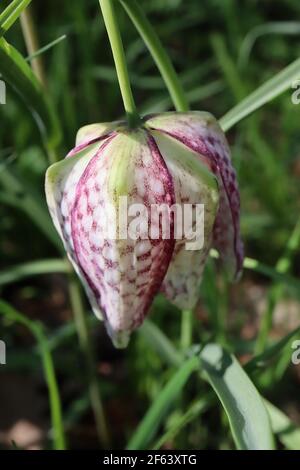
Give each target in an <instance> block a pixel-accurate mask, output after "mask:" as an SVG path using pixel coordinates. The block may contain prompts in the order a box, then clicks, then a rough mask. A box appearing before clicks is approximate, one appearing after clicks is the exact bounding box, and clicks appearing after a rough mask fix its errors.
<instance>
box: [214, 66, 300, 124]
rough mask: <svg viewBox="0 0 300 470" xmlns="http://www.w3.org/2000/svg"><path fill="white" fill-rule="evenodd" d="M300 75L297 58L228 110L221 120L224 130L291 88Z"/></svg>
mask: <svg viewBox="0 0 300 470" xmlns="http://www.w3.org/2000/svg"><path fill="white" fill-rule="evenodd" d="M299 75H300V59H297V60H295V61H294V62H292V63H291V64H290V65H288V66H287V67H285V68H284V69H283V70H281V71H280V72H279V73H277V74H276V75H275V76H274V77H272V78H270V80H268V81H267V82H265V83H264V84H263V85H261V86H259V87H258V88H257V89H256V90H254V91H253V92H252V93H250V95H248V96H247V97H246V98H244V99H243V100H242V101H240V102H239V103H238V104H237V105H236V106H234V107H233V108H232V109H231V110H230V111H228V112H227V113H226V114H225V115H224V116H223V117H222V118H221V119H220V120H219V122H220V125H221V127H222V129H223V130H224V132H226V131H228V130H229V129H231V128H232V127H233V126H234V125H235V124H237V123H238V122H240V121H241V120H242V119H244V118H245V117H246V116H248V115H249V114H251V113H253V112H254V111H256V110H257V109H259V108H261V107H262V106H264V105H265V104H266V103H268V102H270V101H272V100H273V99H275V98H277V96H279V95H280V94H281V93H284V92H285V91H286V90H288V89H289V88H291V86H292V83H293V81H294V80H296V79H298V78H299Z"/></svg>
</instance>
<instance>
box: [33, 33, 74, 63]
mask: <svg viewBox="0 0 300 470" xmlns="http://www.w3.org/2000/svg"><path fill="white" fill-rule="evenodd" d="M66 38H67V35H66V34H63V35H62V36H59V38H56V39H54V41H51V42H49V43H48V44H46V45H45V46H43V47H41V48H40V49H38V50H37V51H36V52H35V53H34V54H31V55H29V56H28V57H26V59H25V60H26V62H30V61H31V60H32V59H35V58H36V57H38V56H40V55H42V54H44V53H45V52H47V51H49V49H51V48H52V47H54V46H56V45H57V44H59V43H60V42H61V41H64V40H65V39H66Z"/></svg>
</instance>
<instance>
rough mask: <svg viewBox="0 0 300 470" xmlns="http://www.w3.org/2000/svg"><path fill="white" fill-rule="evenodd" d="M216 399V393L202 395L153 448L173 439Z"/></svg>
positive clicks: (157, 447) (155, 448) (158, 447)
mask: <svg viewBox="0 0 300 470" xmlns="http://www.w3.org/2000/svg"><path fill="white" fill-rule="evenodd" d="M214 401H215V395H213V394H207V395H206V396H205V397H201V398H200V399H199V400H197V401H195V402H194V403H192V404H191V405H190V406H189V408H188V410H187V411H186V412H185V413H184V414H183V415H181V416H179V417H178V418H177V419H176V421H175V423H173V424H172V426H171V427H170V429H168V431H167V432H166V433H165V434H163V436H161V437H160V438H159V439H158V440H157V441H156V442H155V444H154V445H153V446H151V449H152V450H157V449H160V448H161V447H162V446H163V445H164V444H165V443H166V442H168V441H170V440H171V439H173V438H174V437H175V436H176V435H177V434H178V433H179V432H180V431H181V430H182V429H184V428H185V426H187V425H188V424H189V423H190V422H192V421H193V420H194V419H196V418H198V417H199V415H200V414H202V413H204V412H205V411H206V410H207V408H209V406H210V405H211V404H212V403H213V402H214Z"/></svg>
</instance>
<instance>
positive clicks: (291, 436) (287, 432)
mask: <svg viewBox="0 0 300 470" xmlns="http://www.w3.org/2000/svg"><path fill="white" fill-rule="evenodd" d="M264 403H265V406H266V408H267V411H268V413H269V416H270V420H271V426H272V429H273V432H274V433H275V434H276V435H277V437H278V439H279V440H280V441H281V442H282V444H284V445H285V447H286V448H287V449H288V450H299V449H300V428H299V427H297V426H296V425H295V424H294V423H293V422H292V421H291V420H290V418H289V417H288V416H286V415H285V414H284V413H283V412H282V411H281V410H280V409H279V408H277V407H276V406H274V405H273V404H272V403H270V402H269V401H268V400H264Z"/></svg>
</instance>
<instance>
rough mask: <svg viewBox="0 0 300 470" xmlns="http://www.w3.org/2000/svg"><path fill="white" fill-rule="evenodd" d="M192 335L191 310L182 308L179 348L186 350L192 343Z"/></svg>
mask: <svg viewBox="0 0 300 470" xmlns="http://www.w3.org/2000/svg"><path fill="white" fill-rule="evenodd" d="M192 335H193V310H192V309H190V310H182V312H181V337H180V344H181V350H182V351H185V350H187V349H188V348H189V347H190V346H191V344H192Z"/></svg>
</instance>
